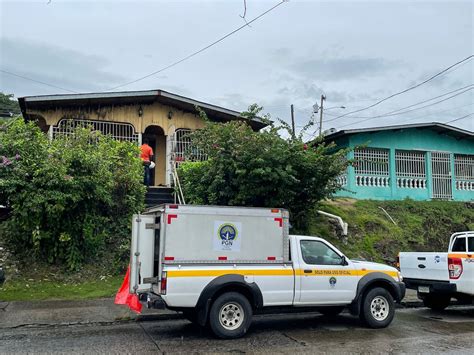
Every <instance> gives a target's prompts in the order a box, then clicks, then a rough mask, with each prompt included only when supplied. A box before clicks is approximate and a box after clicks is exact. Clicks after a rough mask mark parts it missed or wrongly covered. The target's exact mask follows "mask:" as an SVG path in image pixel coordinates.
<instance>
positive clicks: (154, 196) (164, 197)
mask: <svg viewBox="0 0 474 355" xmlns="http://www.w3.org/2000/svg"><path fill="white" fill-rule="evenodd" d="M173 192H174V189H173V188H171V187H149V188H148V189H147V192H146V195H145V204H146V207H151V206H156V205H161V204H163V203H173V202H174V195H173Z"/></svg>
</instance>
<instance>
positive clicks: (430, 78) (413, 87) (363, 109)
mask: <svg viewBox="0 0 474 355" xmlns="http://www.w3.org/2000/svg"><path fill="white" fill-rule="evenodd" d="M473 57H474V55H473V54H471V55H470V56H468V57H466V58H464V59H462V60H460V61H458V62H456V63H454V64H452V65H450V66H449V67H447V68H445V69H443V70H442V71H440V72H438V73H436V74H435V75H433V76H431V77H429V78H428V79H426V80H423V81H422V82H420V83H418V84H415V85H413V86H410V87H408V88H407V89H404V90H402V91H399V92H396V93H394V94H391V95H389V96H387V97H385V98H383V99H380V100H378V101H377V102H375V103H373V104H372V105H369V106H366V107H363V108H361V109H358V110H355V111H351V112H348V113H345V114H343V115H340V116H337V117H336V118H335V119H337V118H341V117H345V116H347V115H351V114H353V113H357V112H361V111H365V110H368V109H369V108H372V107H374V106H377V105H379V104H381V103H382V102H384V101H387V100H389V99H391V98H392V97H395V96H398V95H401V94H404V93H406V92H408V91H410V90H413V89H416V88H417V87H420V86H421V85H424V84H426V83H427V82H429V81H431V80H433V79H435V78H437V77H439V76H441V75H443V74H444V73H446V72H447V71H449V70H450V69H452V68H454V67H456V66H458V65H459V64H461V63H464V62H466V61H468V60H471V59H472V58H473Z"/></svg>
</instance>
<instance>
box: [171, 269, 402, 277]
mask: <svg viewBox="0 0 474 355" xmlns="http://www.w3.org/2000/svg"><path fill="white" fill-rule="evenodd" d="M167 272H168V277H218V276H223V275H228V274H234V275H235V274H237V275H242V276H293V270H292V269H274V270H271V269H270V270H268V269H248V270H245V269H241V270H235V269H230V270H167ZM372 272H381V273H383V274H386V275H388V276H392V277H397V276H398V273H397V271H384V270H337V269H335V270H327V269H326V270H323V269H313V270H312V272H311V273H309V274H308V273H303V269H297V270H295V273H296V275H300V276H301V275H305V276H365V275H367V274H369V273H372Z"/></svg>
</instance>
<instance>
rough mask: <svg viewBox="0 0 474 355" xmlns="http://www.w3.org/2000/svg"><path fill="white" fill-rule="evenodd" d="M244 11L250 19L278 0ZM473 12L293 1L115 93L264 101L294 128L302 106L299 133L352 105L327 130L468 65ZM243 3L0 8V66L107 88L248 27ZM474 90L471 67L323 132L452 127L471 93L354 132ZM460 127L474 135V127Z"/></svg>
mask: <svg viewBox="0 0 474 355" xmlns="http://www.w3.org/2000/svg"><path fill="white" fill-rule="evenodd" d="M246 2H247V12H246V19H247V21H250V20H251V19H252V18H254V17H255V16H258V15H259V14H260V13H262V12H263V11H265V10H267V9H268V8H270V7H272V6H273V5H275V4H277V3H278V2H279V0H272V1H270V0H268V1H266V0H265V1H263V0H247V1H246ZM473 3H474V2H473V1H453V0H451V1H429V2H428V1H402V0H400V1H390V2H388V1H334V0H333V1H297V0H291V1H289V2H285V3H284V4H282V5H281V6H279V7H278V8H276V9H275V10H273V11H271V12H270V13H268V14H267V15H265V16H264V17H262V18H261V19H259V20H258V21H256V22H255V23H253V24H252V25H251V26H250V27H245V28H244V29H243V30H241V31H239V32H237V33H236V34H234V35H232V36H231V37H229V38H227V39H225V40H224V41H223V42H221V43H219V44H217V45H216V46H214V47H212V48H210V49H208V50H206V51H204V52H202V53H200V54H199V55H197V56H195V57H193V58H191V59H189V60H187V61H185V62H183V63H181V64H179V65H177V66H175V67H173V68H170V69H168V70H166V71H164V72H162V73H160V74H158V75H156V76H152V77H150V78H148V79H145V80H142V81H139V82H137V83H134V84H132V85H129V86H125V87H123V88H121V89H120V90H144V89H163V90H168V91H171V92H173V93H176V94H180V95H184V96H189V97H192V98H195V99H198V100H203V101H206V102H210V103H213V104H217V105H221V106H224V107H227V108H231V109H236V110H240V111H241V110H244V109H245V108H246V107H247V106H248V105H249V104H251V103H254V102H257V103H259V104H261V105H263V106H264V107H265V111H266V112H270V113H271V114H272V116H273V117H276V116H278V117H281V118H283V119H285V120H289V115H290V109H289V106H290V104H291V103H293V104H294V105H295V110H296V111H295V114H296V120H297V125H298V126H301V125H303V124H304V123H306V122H307V120H308V119H309V118H310V116H311V111H312V105H313V104H314V103H315V102H319V98H320V95H321V94H322V93H324V94H325V95H326V97H327V101H326V102H325V105H326V107H328V108H330V107H338V106H342V105H343V106H345V107H346V109H345V110H343V109H338V108H334V109H331V110H328V111H327V115H325V116H324V118H325V120H326V119H327V120H330V119H331V118H334V117H335V116H334V115H337V114H342V113H344V112H350V111H352V110H355V109H358V108H361V107H365V106H367V105H370V104H371V103H373V102H375V101H377V99H380V98H383V97H385V96H388V95H390V94H392V93H394V92H397V91H400V90H402V89H405V88H407V87H408V86H410V85H413V84H415V83H418V82H420V81H423V80H424V79H426V78H428V77H430V76H431V75H433V74H435V73H436V72H438V71H440V70H442V69H444V68H446V67H448V66H449V65H451V64H453V63H455V62H457V61H459V60H461V59H463V58H465V57H467V56H469V55H471V54H472V53H473V44H474V43H473V33H474V29H473V16H474V15H473V13H474V12H473V11H474V8H473ZM243 4H244V1H243V0H235V1H233V0H227V1H157V0H155V1H143V0H142V1H140V0H138V1H107V0H95V1H67V0H62V1H61V0H52V1H51V2H50V3H49V4H48V0H39V1H21V0H15V1H5V0H0V22H1V25H0V26H1V29H0V31H1V32H0V50H1V58H0V69H3V70H8V71H11V72H14V73H16V74H19V75H23V76H26V77H30V78H33V79H36V80H39V81H43V82H47V83H50V84H53V85H56V86H60V87H63V88H67V89H70V90H73V91H78V92H95V91H103V90H107V89H109V88H111V87H114V86H117V85H120V84H122V83H124V82H128V81H130V80H133V79H136V78H138V77H141V76H143V75H146V74H148V73H150V72H153V71H155V70H158V69H160V68H162V67H164V66H166V65H168V64H170V63H172V62H174V61H176V60H178V59H181V58H182V57H185V56H186V55H188V54H190V53H192V52H193V51H195V50H197V49H199V48H201V47H203V46H205V45H207V44H209V43H211V42H213V41H214V40H216V39H218V38H219V37H221V36H222V35H224V34H226V33H228V32H231V31H232V30H234V29H235V28H237V27H239V26H241V25H242V24H244V20H243V19H242V18H241V17H240V15H243V12H244V5H243ZM473 80H474V60H470V61H468V62H465V63H464V64H463V65H461V66H459V68H458V69H457V70H454V71H451V72H448V73H447V74H446V75H443V76H441V77H439V78H437V79H435V80H433V81H431V82H430V83H428V84H426V85H423V86H421V87H420V88H418V89H416V90H413V91H410V92H408V93H406V94H404V95H400V96H398V97H396V98H394V99H392V100H388V101H386V102H384V103H383V104H381V105H378V106H376V107H374V108H373V109H370V110H366V111H363V112H360V113H357V114H353V115H352V116H354V117H353V118H350V117H348V116H347V117H343V118H340V119H337V120H333V121H331V122H327V123H325V124H324V125H323V128H324V129H327V128H330V127H336V128H357V127H367V126H380V125H390V124H400V123H415V122H431V121H439V122H447V121H450V120H453V119H456V118H459V117H462V116H464V115H467V114H469V113H472V112H474V94H473V91H474V90H470V91H467V92H466V93H464V94H461V95H459V96H456V97H454V98H452V99H449V100H446V101H444V102H442V103H439V104H436V105H432V106H430V107H429V108H424V109H420V110H416V111H412V112H410V113H406V114H403V115H396V116H390V117H383V118H377V119H369V120H366V121H365V122H359V121H361V120H363V119H364V118H362V117H372V116H376V115H380V114H383V113H386V112H390V111H393V110H396V109H399V108H403V107H406V106H409V105H412V104H415V103H417V102H420V101H425V100H427V99H430V98H432V97H435V96H439V95H442V94H445V93H447V92H450V91H453V90H456V89H458V88H461V87H463V86H466V85H469V84H472V83H473ZM0 90H1V91H3V92H8V93H13V94H15V96H17V97H18V96H25V95H40V94H55V93H66V92H64V91H61V90H59V89H55V88H51V87H48V86H44V85H41V84H37V83H34V82H30V81H26V80H23V79H20V78H17V77H13V76H10V75H7V74H5V73H1V72H0ZM456 93H458V92H454V93H453V94H456ZM453 94H451V95H453ZM451 95H446V96H443V97H441V98H439V99H437V100H433V101H429V102H427V103H426V104H430V103H432V102H435V101H439V100H441V99H444V98H447V97H449V96H451ZM426 104H423V105H420V106H424V105H426ZM417 107H419V106H414V107H413V108H417ZM351 123H352V125H349V124H351ZM452 125H456V126H458V127H461V128H465V129H470V130H474V116H470V117H468V118H466V119H463V120H459V121H456V122H453V123H452ZM343 126H344V127H343ZM313 130H314V129H313ZM311 132H312V131H311ZM311 132H310V133H311ZM308 138H309V136H308Z"/></svg>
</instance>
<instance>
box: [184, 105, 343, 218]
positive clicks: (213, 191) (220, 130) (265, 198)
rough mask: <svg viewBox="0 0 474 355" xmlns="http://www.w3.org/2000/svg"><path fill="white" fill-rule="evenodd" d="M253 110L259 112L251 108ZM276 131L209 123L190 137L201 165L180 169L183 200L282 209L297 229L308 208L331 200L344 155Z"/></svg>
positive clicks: (235, 124)
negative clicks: (201, 156) (201, 158)
mask: <svg viewBox="0 0 474 355" xmlns="http://www.w3.org/2000/svg"><path fill="white" fill-rule="evenodd" d="M250 109H252V111H254V113H255V112H258V111H259V110H260V109H261V108H259V107H256V106H252V107H251V108H250ZM280 128H281V127H274V126H270V127H269V129H266V130H264V131H261V132H254V131H253V130H252V129H251V128H250V126H249V125H248V124H247V123H246V122H244V121H241V122H237V121H232V122H228V123H214V122H210V121H207V124H206V126H205V127H204V128H203V129H200V130H197V131H194V132H192V133H190V137H191V140H192V144H193V149H200V150H202V151H204V152H206V154H207V155H208V160H207V161H205V162H187V163H183V164H181V167H180V169H179V172H178V174H179V176H180V179H181V180H182V186H183V191H184V195H185V197H186V201H187V202H189V203H193V204H214V205H236V206H260V207H282V208H287V209H289V210H290V212H291V217H292V221H293V223H295V225H297V226H302V225H303V224H304V223H305V215H306V212H307V210H308V209H309V207H310V206H313V205H314V204H315V203H316V202H317V201H319V200H321V199H324V198H325V197H328V196H330V195H331V194H332V193H333V192H335V191H336V190H337V189H338V188H339V185H338V184H337V182H336V177H337V176H338V175H339V174H340V173H341V172H342V171H343V170H344V169H345V168H346V166H347V160H346V159H345V156H346V151H344V150H341V151H338V152H331V153H332V154H330V153H329V151H330V149H332V148H333V147H332V146H326V145H324V144H320V145H317V146H314V147H313V146H307V145H306V144H304V143H303V141H302V138H301V136H300V137H292V136H290V138H288V139H285V138H282V137H281V136H280V135H279V134H278V130H279V129H280Z"/></svg>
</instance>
